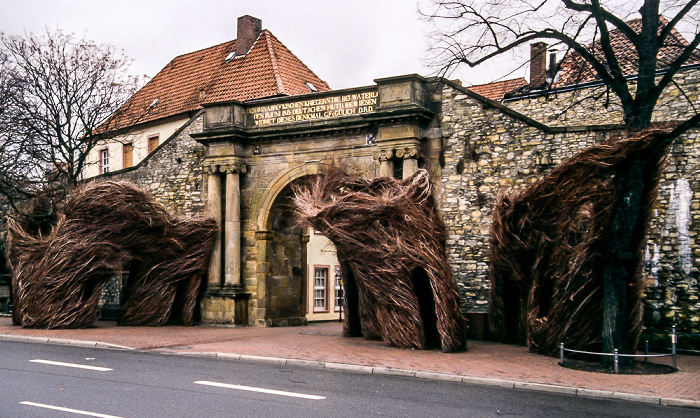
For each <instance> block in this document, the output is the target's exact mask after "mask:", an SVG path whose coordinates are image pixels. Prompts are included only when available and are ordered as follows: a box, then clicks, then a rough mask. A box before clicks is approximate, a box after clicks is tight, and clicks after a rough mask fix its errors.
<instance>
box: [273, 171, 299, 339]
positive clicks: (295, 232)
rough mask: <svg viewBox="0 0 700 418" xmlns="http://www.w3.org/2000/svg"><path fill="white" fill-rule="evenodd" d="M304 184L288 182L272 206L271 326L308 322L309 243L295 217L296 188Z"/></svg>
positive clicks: (296, 181)
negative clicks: (307, 256) (307, 267)
mask: <svg viewBox="0 0 700 418" xmlns="http://www.w3.org/2000/svg"><path fill="white" fill-rule="evenodd" d="M303 181H304V178H299V179H296V180H294V181H292V182H290V183H288V184H287V185H286V186H285V187H284V189H282V191H281V192H280V193H279V194H278V195H277V197H276V198H275V200H274V201H273V203H272V206H271V207H270V211H269V216H268V221H267V222H268V225H267V228H266V229H267V230H268V231H270V232H271V233H272V234H271V239H270V240H269V242H268V244H267V245H268V251H267V263H266V264H267V274H266V276H267V277H266V283H265V286H266V292H265V293H266V295H267V306H268V310H267V320H268V321H269V324H270V325H272V326H287V325H301V324H304V323H305V313H306V312H305V309H304V308H305V306H306V280H305V273H306V264H307V260H306V242H307V241H308V235H306V233H305V228H303V227H301V226H300V225H299V224H298V222H297V219H296V217H295V215H294V206H293V202H292V198H293V194H294V191H293V188H294V186H295V185H297V184H300V183H302V182H303Z"/></svg>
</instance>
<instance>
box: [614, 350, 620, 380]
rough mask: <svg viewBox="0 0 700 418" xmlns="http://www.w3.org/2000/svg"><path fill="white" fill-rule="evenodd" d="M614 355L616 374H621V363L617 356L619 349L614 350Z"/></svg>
mask: <svg viewBox="0 0 700 418" xmlns="http://www.w3.org/2000/svg"><path fill="white" fill-rule="evenodd" d="M613 354H614V355H615V374H619V373H620V363H619V358H618V356H617V348H615V349H613Z"/></svg>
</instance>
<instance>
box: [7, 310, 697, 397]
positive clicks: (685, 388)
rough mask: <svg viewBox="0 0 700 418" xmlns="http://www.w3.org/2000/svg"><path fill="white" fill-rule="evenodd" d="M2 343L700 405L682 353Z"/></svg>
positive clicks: (124, 331)
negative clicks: (563, 360) (596, 367)
mask: <svg viewBox="0 0 700 418" xmlns="http://www.w3.org/2000/svg"><path fill="white" fill-rule="evenodd" d="M0 339H6V340H8V339H12V340H18V339H19V340H29V341H40V342H48V343H61V344H74V345H89V346H98V347H117V348H128V349H137V350H152V351H158V352H166V353H176V354H186V355H207V356H217V357H222V358H229V359H238V360H253V361H268V362H276V363H280V364H289V365H292V364H293V365H302V366H310V367H325V368H335V369H343V370H352V371H357V372H365V373H384V374H400V375H405V376H412V377H417V378H430V379H443V380H453V381H462V382H465V383H476V384H486V385H495V386H505V387H514V388H520V389H532V390H543V391H555V392H561V393H569V394H575V395H583V396H595V397H606V398H617V399H627V400H633V401H640V402H649V403H655V404H664V405H674V406H686V407H694V408H700V356H679V357H678V369H679V370H678V372H676V373H671V374H666V375H612V374H601V373H591V372H584V371H575V370H570V369H566V368H563V367H560V366H559V365H557V362H558V359H556V358H553V357H546V356H541V355H537V354H532V353H530V352H528V351H527V349H526V348H525V347H519V346H512V345H505V344H497V343H491V342H484V341H472V340H470V341H469V342H468V348H469V351H468V352H465V353H456V354H455V353H453V354H445V353H441V352H439V351H422V350H407V349H397V348H390V347H387V346H385V345H384V344H383V343H382V342H381V341H367V340H364V339H362V338H343V337H342V336H341V325H340V324H339V323H337V322H326V323H318V324H312V325H308V326H302V327H284V328H257V327H241V328H232V327H216V326H204V325H202V326H195V327H182V326H165V327H119V326H116V324H115V323H114V322H110V321H100V322H98V324H97V326H96V327H94V328H89V329H75V330H37V329H23V328H19V327H16V326H14V325H12V321H11V319H10V318H8V317H0ZM662 361H664V360H662Z"/></svg>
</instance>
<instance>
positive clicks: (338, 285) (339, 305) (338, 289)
mask: <svg viewBox="0 0 700 418" xmlns="http://www.w3.org/2000/svg"><path fill="white" fill-rule="evenodd" d="M341 309H343V278H342V276H341V275H340V266H336V267H335V307H334V310H335V311H336V312H340V310H341Z"/></svg>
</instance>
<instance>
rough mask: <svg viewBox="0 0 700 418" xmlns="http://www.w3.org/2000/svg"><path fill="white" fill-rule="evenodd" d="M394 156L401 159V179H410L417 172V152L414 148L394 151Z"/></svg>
mask: <svg viewBox="0 0 700 418" xmlns="http://www.w3.org/2000/svg"><path fill="white" fill-rule="evenodd" d="M396 156H397V157H399V158H401V159H402V160H403V161H402V164H403V170H402V171H403V179H404V180H405V179H407V178H409V177H411V176H412V175H413V174H414V173H415V172H416V171H418V150H417V149H415V148H402V149H397V150H396Z"/></svg>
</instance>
